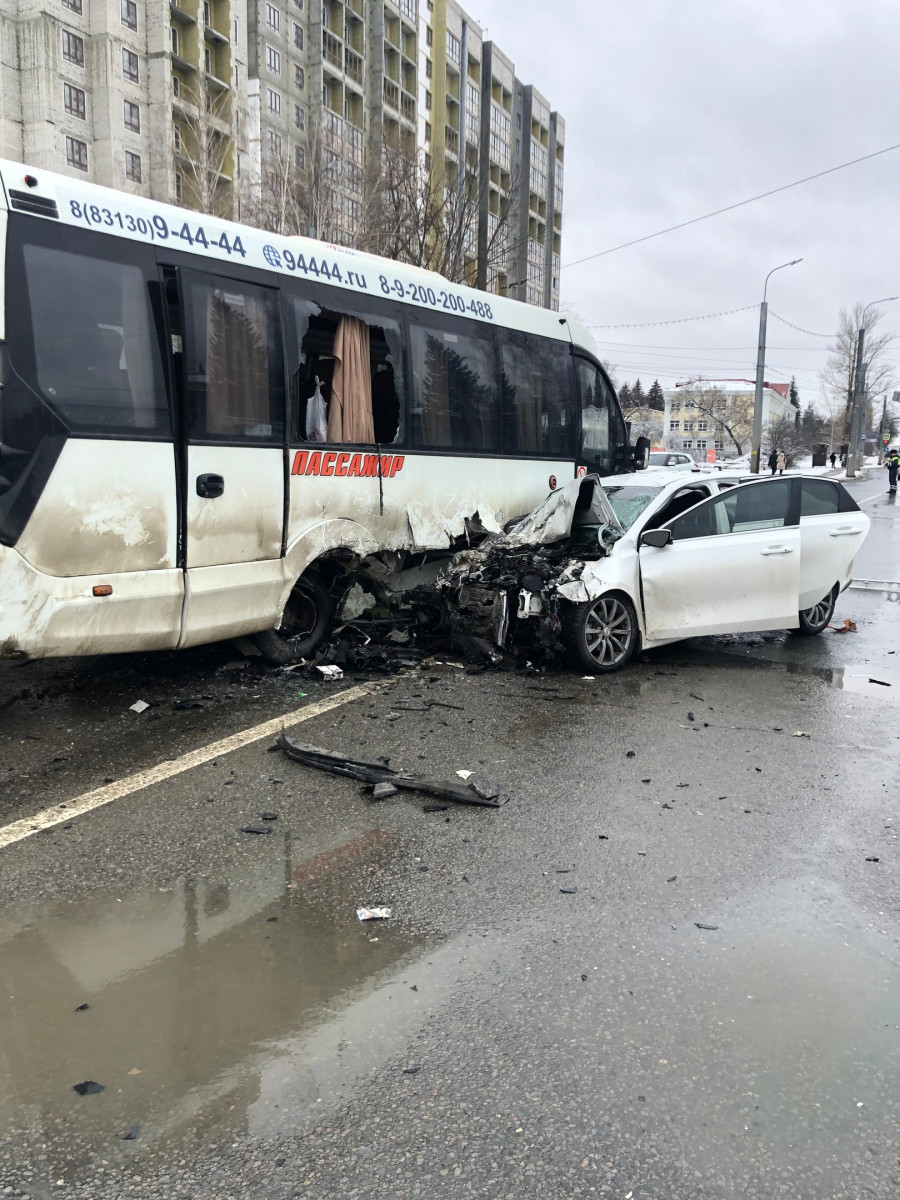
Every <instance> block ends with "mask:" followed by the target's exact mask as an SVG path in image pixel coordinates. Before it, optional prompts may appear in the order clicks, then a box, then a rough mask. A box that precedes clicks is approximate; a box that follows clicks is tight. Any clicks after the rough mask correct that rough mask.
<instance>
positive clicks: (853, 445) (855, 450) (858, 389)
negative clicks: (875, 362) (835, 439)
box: [847, 296, 897, 479]
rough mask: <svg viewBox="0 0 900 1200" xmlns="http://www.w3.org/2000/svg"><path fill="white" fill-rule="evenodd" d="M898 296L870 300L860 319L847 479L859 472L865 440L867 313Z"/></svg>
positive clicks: (854, 476) (853, 477) (852, 477)
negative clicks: (874, 306)
mask: <svg viewBox="0 0 900 1200" xmlns="http://www.w3.org/2000/svg"><path fill="white" fill-rule="evenodd" d="M896 299H897V297H896V296H885V297H884V299H883V300H870V301H869V303H868V304H867V305H866V307H865V308H864V309H863V310H862V316H861V317H860V318H859V333H858V334H857V337H856V379H855V380H854V384H853V407H852V408H851V410H850V443H849V445H848V446H847V478H848V479H855V478H856V472H857V471H858V470H859V466H860V463H859V458H860V454H859V446H860V441H861V440H864V439H865V435H866V430H865V417H864V416H863V415H862V414H863V412H864V410H865V398H864V393H865V390H866V385H865V377H866V368H865V363H864V362H863V350H864V348H865V342H866V313H867V312H868V311H869V309H870V308H871V307H872V306H873V305H874V304H887V303H888V301H889V300H896ZM860 420H862V422H863V431H862V439H861V438H860V434H859V423H860Z"/></svg>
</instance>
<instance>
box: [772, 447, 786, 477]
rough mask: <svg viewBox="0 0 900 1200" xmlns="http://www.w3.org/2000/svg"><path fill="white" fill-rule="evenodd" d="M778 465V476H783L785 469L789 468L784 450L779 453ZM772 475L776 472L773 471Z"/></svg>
mask: <svg viewBox="0 0 900 1200" xmlns="http://www.w3.org/2000/svg"><path fill="white" fill-rule="evenodd" d="M776 463H777V466H778V474H779V475H783V474H784V468H785V467H786V466H787V455H786V454H785V452H784V451H783V450H779V451H778V458H777V459H776ZM772 474H773V475H774V474H775V472H774V471H773V472H772Z"/></svg>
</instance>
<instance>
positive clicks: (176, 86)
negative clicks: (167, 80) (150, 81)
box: [172, 75, 181, 96]
mask: <svg viewBox="0 0 900 1200" xmlns="http://www.w3.org/2000/svg"><path fill="white" fill-rule="evenodd" d="M172 95H173V96H180V95H181V80H180V79H179V78H178V76H177V75H173V76H172Z"/></svg>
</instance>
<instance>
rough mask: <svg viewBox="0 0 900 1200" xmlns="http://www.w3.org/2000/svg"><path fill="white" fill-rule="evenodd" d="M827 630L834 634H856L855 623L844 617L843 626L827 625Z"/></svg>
mask: <svg viewBox="0 0 900 1200" xmlns="http://www.w3.org/2000/svg"><path fill="white" fill-rule="evenodd" d="M828 628H829V629H831V630H833V632H834V633H856V622H855V621H851V620H850V618H849V617H844V623H843V625H829V626H828Z"/></svg>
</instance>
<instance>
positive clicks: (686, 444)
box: [681, 438, 694, 450]
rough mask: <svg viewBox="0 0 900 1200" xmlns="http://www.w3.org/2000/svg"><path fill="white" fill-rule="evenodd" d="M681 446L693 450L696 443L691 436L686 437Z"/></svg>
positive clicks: (683, 448)
mask: <svg viewBox="0 0 900 1200" xmlns="http://www.w3.org/2000/svg"><path fill="white" fill-rule="evenodd" d="M681 448H682V450H693V448H694V443H693V442H692V441H691V439H690V438H684V439H683V440H682V443H681Z"/></svg>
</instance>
